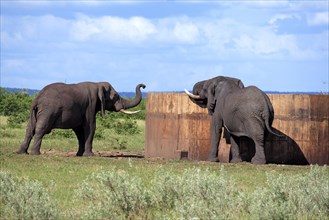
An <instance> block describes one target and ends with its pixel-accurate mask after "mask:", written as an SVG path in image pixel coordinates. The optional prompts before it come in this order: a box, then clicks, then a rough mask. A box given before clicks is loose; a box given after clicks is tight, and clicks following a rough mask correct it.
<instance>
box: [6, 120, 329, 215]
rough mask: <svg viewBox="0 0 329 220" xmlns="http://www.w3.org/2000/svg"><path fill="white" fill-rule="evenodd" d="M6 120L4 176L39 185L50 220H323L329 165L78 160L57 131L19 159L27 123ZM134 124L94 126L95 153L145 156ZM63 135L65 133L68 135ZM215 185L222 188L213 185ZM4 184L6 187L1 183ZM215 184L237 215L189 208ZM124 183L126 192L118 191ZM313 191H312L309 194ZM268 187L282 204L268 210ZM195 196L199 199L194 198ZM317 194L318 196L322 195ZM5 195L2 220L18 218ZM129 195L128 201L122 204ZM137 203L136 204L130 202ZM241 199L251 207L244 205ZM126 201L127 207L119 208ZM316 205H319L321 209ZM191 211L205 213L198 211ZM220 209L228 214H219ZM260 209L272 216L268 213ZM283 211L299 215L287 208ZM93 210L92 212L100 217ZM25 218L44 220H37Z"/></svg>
mask: <svg viewBox="0 0 329 220" xmlns="http://www.w3.org/2000/svg"><path fill="white" fill-rule="evenodd" d="M6 119H7V118H5V117H0V137H1V140H0V159H1V172H2V173H7V174H10V175H12V178H14V179H15V178H16V179H15V181H16V182H17V184H18V185H19V184H23V183H24V181H30V182H34V181H37V182H38V183H40V184H41V186H42V189H44V190H45V191H46V192H47V195H49V198H50V200H51V201H52V202H53V206H54V207H55V208H54V209H56V210H57V211H56V213H57V214H56V215H54V216H52V217H49V219H51V218H55V219H93V218H97V219H102V218H106V219H145V218H148V219H153V218H157V219H158V218H167V219H177V218H182V217H183V218H185V217H186V218H190V219H191V218H194V217H196V219H199V218H200V219H208V218H210V219H238V218H245V219H268V218H279V219H328V215H329V211H328V210H329V198H328V194H329V189H328V185H329V182H328V181H329V168H328V167H326V166H324V167H317V166H316V167H314V166H285V165H251V164H248V163H243V164H221V163H208V162H196V161H175V160H151V159H144V158H126V157H110V156H106V154H104V155H105V156H100V155H98V156H94V157H75V156H73V155H74V153H75V152H76V150H77V140H76V138H75V137H74V135H72V134H70V133H69V134H64V135H63V134H56V131H55V134H52V135H48V136H47V137H46V138H45V139H44V141H43V143H42V148H41V151H42V152H43V154H42V155H40V156H30V155H17V154H16V153H14V152H15V151H16V150H17V149H18V147H19V145H20V143H21V142H22V141H23V138H24V133H25V125H23V126H22V127H21V128H9V127H8V126H7V123H6ZM137 126H138V128H139V131H140V132H139V133H137V134H134V135H124V134H121V135H119V134H116V133H114V132H113V130H111V129H105V128H103V127H98V129H100V130H102V131H101V132H102V134H101V135H100V138H96V139H95V141H94V152H98V151H99V152H104V151H107V152H116V151H124V152H127V153H130V152H133V153H137V154H142V153H143V147H144V127H145V122H144V121H142V120H140V121H138V122H137ZM98 132H99V131H98ZM96 134H97V132H96ZM63 136H67V138H65V137H63ZM314 170H315V171H314ZM113 175H114V176H115V177H113ZM208 177H209V179H208ZM210 177H211V178H213V179H211V178H210ZM294 177H296V178H294ZM6 178H7V179H8V177H3V179H2V180H3V181H4V182H6V181H11V179H10V178H9V179H8V180H7V179H6ZM111 178H112V179H111ZM116 178H117V179H116ZM120 178H121V179H120ZM191 178H192V179H191ZM280 178H281V179H280ZM299 178H304V179H301V181H299V182H302V183H301V185H296V184H299V183H296V182H294V181H295V180H296V181H297V180H298V179H299ZM316 178H319V179H316ZM285 179H288V180H289V181H287V182H284V181H281V182H283V183H281V182H277V183H276V181H279V180H285ZM310 179H311V180H312V181H310ZM313 180H314V181H313ZM116 181H118V184H117V185H115V186H114V185H111V184H112V183H113V184H114V183H116ZM303 181H305V182H303ZM308 181H309V182H308ZM110 183H111V184H110ZM219 183H221V184H222V185H218V184H219ZM1 184H5V185H6V183H1ZM216 184H217V185H216ZM271 184H274V185H271ZM275 184H276V185H275ZM303 184H304V185H303ZM213 185H214V187H217V188H216V189H217V190H218V191H219V193H220V195H219V196H217V197H221V195H224V194H225V195H231V196H228V197H227V201H230V198H235V200H234V202H230V203H231V204H233V205H234V206H235V207H238V208H236V209H237V210H236V211H231V210H234V207H233V208H232V207H229V206H227V203H228V202H227V203H225V204H224V203H223V209H222V211H221V212H220V213H222V214H223V216H222V217H221V214H220V216H219V214H218V212H217V211H216V208H214V210H213V211H211V212H209V213H206V214H205V213H203V211H202V210H207V209H208V210H212V206H211V202H210V201H207V199H206V200H205V201H206V202H205V203H204V202H200V203H193V204H191V203H190V202H191V201H198V199H196V198H195V197H193V196H196V195H197V196H198V197H197V198H199V197H202V195H207V196H206V197H207V198H208V197H211V196H212V195H217V194H216V192H210V191H209V190H210V189H211V188H213V187H212V186H213ZM294 185H296V186H294ZM0 186H1V185H0ZM109 186H110V187H109ZM124 186H125V187H127V188H122V187H124ZM106 187H108V188H106ZM168 187H169V188H168ZM195 187H198V188H197V189H196V188H195ZM280 187H282V188H286V189H281V188H280ZM294 187H297V189H296V190H300V189H301V190H303V191H302V192H298V193H297V194H302V195H303V196H304V197H305V198H304V197H303V198H297V199H296V198H295V197H294V195H292V196H291V195H290V194H289V191H290V190H292V189H294ZM303 187H304V188H303ZM310 187H312V189H309V188H310ZM32 189H33V188H32ZM110 189H111V190H112V191H111V190H110ZM268 189H271V190H274V191H275V190H278V192H277V194H275V195H281V194H282V195H281V197H282V196H283V200H282V198H281V197H280V198H279V199H278V201H277V200H275V199H273V201H274V202H273V205H272V206H273V207H274V208H273V207H272V206H270V207H267V208H266V201H267V200H269V199H268V198H267V196H266V195H272V194H273V193H271V192H272V191H269V192H267V191H266V190H268ZM102 190H104V191H102ZM221 190H224V191H221ZM285 190H286V191H285ZM199 191H200V194H198V192H199ZM309 191H310V192H309ZM88 192H89V193H88ZM173 192H174V193H173ZM2 193H5V192H2ZM113 193H114V194H113ZM120 193H121V194H122V198H124V199H123V200H120V201H119V200H118V201H117V200H115V201H114V200H109V197H111V196H113V195H115V197H116V198H121V197H120V195H121V194H120ZM126 193H128V194H126ZM129 193H130V194H129ZM191 193H192V194H191ZM208 193H209V194H208ZM257 193H259V194H260V199H259V201H264V204H265V205H264V204H263V203H261V204H258V203H257V202H252V201H258V200H257V199H256V200H255V199H253V197H255V198H256V197H257ZM267 193H268V194H267ZM280 193H281V194H280ZM303 193H305V195H304V194H303ZM326 194H327V195H326ZM104 195H106V197H105V196H104ZM168 195H172V197H169V198H167V197H168ZM319 195H321V196H322V197H323V198H319ZM141 196H142V197H141ZM312 196H314V198H313V197H312ZM263 197H264V198H263ZM290 197H291V198H292V201H296V203H299V202H297V200H298V199H301V201H302V200H305V203H306V201H307V200H310V201H311V205H308V206H306V205H305V207H306V208H304V209H305V210H304V212H303V211H300V210H299V211H298V209H300V208H301V207H298V206H296V207H295V206H294V205H293V203H294V202H291V201H290ZM4 198H5V197H3V198H2V199H1V204H0V208H1V212H0V214H1V215H0V219H7V218H11V217H13V218H19V217H17V215H18V214H15V213H14V211H13V210H12V209H11V208H8V207H7V205H8V203H9V202H8V201H9V199H8V200H6V199H4ZM127 198H128V200H129V202H127V201H126V200H125V199H127ZM160 198H161V200H160ZM223 198H224V197H223ZM225 198H226V197H225ZM257 198H258V197H257ZM275 198H276V197H275ZM210 199H211V198H209V200H210ZM262 199H263V200H262ZM280 199H281V200H280ZM312 199H314V200H315V201H312ZM317 199H318V201H317ZM135 200H136V201H137V202H135V203H131V201H135ZM213 200H214V201H216V204H218V205H216V207H217V208H220V207H222V206H221V205H220V204H219V203H220V201H217V200H216V198H214V199H213ZM239 200H241V201H240V203H239V204H235V202H238V201H239ZM246 200H248V202H245V201H246ZM200 201H201V200H200ZM221 201H222V200H221ZM282 201H286V202H287V203H286V205H285V207H281V205H280V204H283V203H282ZM123 203H124V204H125V205H122V204H123ZM274 203H275V204H274ZM308 203H309V202H307V204H308ZM317 203H319V205H318V206H317V205H316V204H317ZM11 204H14V203H11ZM250 204H253V205H250ZM312 204H313V205H312ZM102 205H103V206H105V205H106V207H107V208H105V209H104V207H102ZM12 206H14V205H12ZM226 206H227V207H226ZM290 206H291V207H290ZM313 206H314V207H316V208H314V207H313ZM110 207H111V208H110ZM193 207H205V208H203V209H202V210H198V208H193ZM225 207H226V208H225ZM262 207H263V208H262ZM308 207H310V208H308ZM312 207H313V208H312ZM31 209H33V208H31ZM93 209H94V210H93ZM190 209H193V210H192V211H191V210H190ZM224 209H225V210H228V211H229V212H230V213H229V214H227V213H226V212H223V210H224ZM264 209H269V210H274V211H273V213H272V212H271V213H269V214H268V215H266V214H264ZM286 209H291V210H293V209H297V210H293V211H287V210H286ZM6 210H7V211H6ZM8 210H9V211H8ZM275 210H277V211H275ZM93 211H95V212H96V211H97V214H95V212H93ZM231 213H233V214H231ZM257 213H258V214H257ZM305 213H310V214H309V215H307V214H305ZM314 213H316V214H314ZM200 216H201V217H200ZM202 216H203V217H202ZM262 216H263V217H262ZM273 216H274V217H273ZM303 216H304V217H303ZM23 218H24V217H23ZM28 218H29V217H28ZM28 218H24V219H28ZM30 218H31V219H42V217H30ZM47 218H48V217H47Z"/></svg>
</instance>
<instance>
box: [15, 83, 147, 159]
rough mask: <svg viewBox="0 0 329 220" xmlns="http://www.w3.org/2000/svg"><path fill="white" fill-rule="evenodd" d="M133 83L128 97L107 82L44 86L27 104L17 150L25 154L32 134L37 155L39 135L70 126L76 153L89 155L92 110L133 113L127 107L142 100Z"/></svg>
mask: <svg viewBox="0 0 329 220" xmlns="http://www.w3.org/2000/svg"><path fill="white" fill-rule="evenodd" d="M145 87H146V86H145V85H144V84H138V85H137V86H136V96H135V98H134V99H131V100H128V99H124V98H122V97H120V95H119V94H118V93H117V92H116V91H115V89H114V88H113V87H112V85H111V84H110V83H108V82H98V83H96V82H81V83H77V84H65V83H53V84H49V85H47V86H46V87H44V88H43V89H42V90H41V91H40V92H39V94H38V95H37V97H36V98H35V99H34V101H33V102H32V105H31V110H30V118H29V121H28V125H27V128H26V134H25V139H24V141H23V143H22V144H21V146H20V148H19V150H18V151H17V153H18V154H28V152H27V150H28V148H29V145H30V142H31V140H32V138H33V136H34V143H33V146H32V149H31V152H30V154H31V155H39V154H40V147H41V142H42V138H43V136H44V135H45V134H49V133H50V132H51V130H52V129H54V128H61V129H72V130H73V131H74V133H75V134H76V137H77V139H78V142H79V148H78V151H77V153H76V155H77V156H92V155H94V153H93V152H92V142H93V138H94V134H95V129H96V113H98V112H100V113H101V115H102V116H104V114H105V110H108V111H112V112H123V113H127V114H134V113H137V112H138V111H134V112H132V111H127V109H129V108H133V107H135V106H137V105H138V104H139V103H140V102H141V100H142V94H141V88H143V89H145Z"/></svg>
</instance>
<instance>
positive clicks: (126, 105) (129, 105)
mask: <svg viewBox="0 0 329 220" xmlns="http://www.w3.org/2000/svg"><path fill="white" fill-rule="evenodd" d="M141 87H142V88H143V89H145V88H146V86H145V85H144V84H138V85H137V86H136V96H135V98H134V99H131V100H127V99H122V104H123V107H124V109H128V108H133V107H135V106H137V105H138V104H139V103H140V102H141V101H142V92H141Z"/></svg>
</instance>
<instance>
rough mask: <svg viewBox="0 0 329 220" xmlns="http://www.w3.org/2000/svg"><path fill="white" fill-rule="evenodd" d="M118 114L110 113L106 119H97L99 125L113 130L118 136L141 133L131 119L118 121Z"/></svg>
mask: <svg viewBox="0 0 329 220" xmlns="http://www.w3.org/2000/svg"><path fill="white" fill-rule="evenodd" d="M117 114H119V113H109V114H106V115H105V116H104V117H97V119H98V122H97V123H98V124H100V125H101V126H102V127H104V128H107V129H111V130H113V131H114V132H115V133H117V134H122V135H133V134H138V133H140V130H139V128H138V125H137V122H136V121H134V120H132V119H130V118H125V119H118V118H117V116H116V115H117Z"/></svg>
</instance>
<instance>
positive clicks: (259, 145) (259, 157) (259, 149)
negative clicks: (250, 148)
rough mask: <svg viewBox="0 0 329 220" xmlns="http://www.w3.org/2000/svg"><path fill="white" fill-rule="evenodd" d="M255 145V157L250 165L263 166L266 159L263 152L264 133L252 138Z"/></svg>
mask: <svg viewBox="0 0 329 220" xmlns="http://www.w3.org/2000/svg"><path fill="white" fill-rule="evenodd" d="M252 139H253V141H254V143H255V156H254V157H253V158H252V159H251V163H254V164H265V163H266V157H265V152H264V133H263V134H260V135H257V136H256V137H253V138H252Z"/></svg>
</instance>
